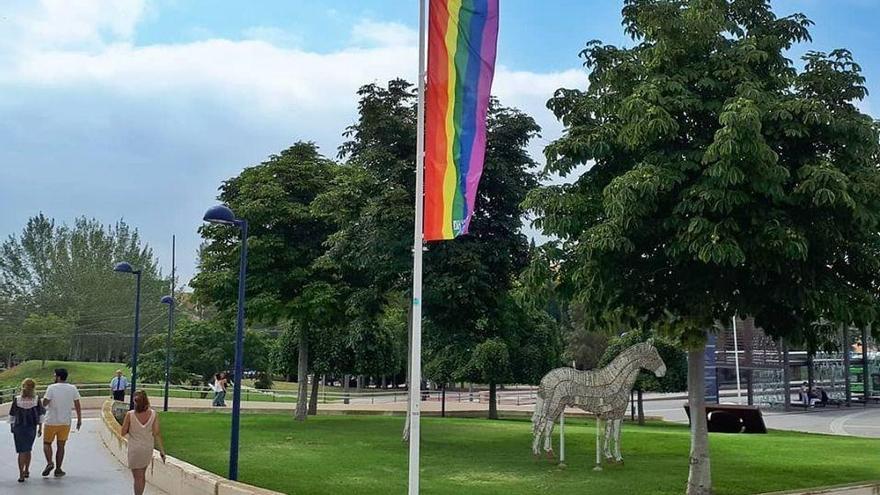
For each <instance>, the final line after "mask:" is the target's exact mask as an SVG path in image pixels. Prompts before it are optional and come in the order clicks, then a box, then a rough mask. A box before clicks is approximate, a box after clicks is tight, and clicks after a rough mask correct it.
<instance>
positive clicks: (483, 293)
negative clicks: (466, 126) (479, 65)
mask: <svg viewBox="0 0 880 495" xmlns="http://www.w3.org/2000/svg"><path fill="white" fill-rule="evenodd" d="M539 131H540V128H539V127H538V126H537V124H536V123H535V121H534V120H533V119H532V118H531V117H529V116H528V115H526V114H524V113H522V112H520V111H518V110H516V109H512V108H506V107H503V106H501V105H500V104H499V103H498V102H497V101H494V100H493V101H492V102H491V105H490V108H489V114H488V123H487V147H486V158H485V165H484V171H483V176H482V179H481V180H480V186H479V188H478V190H477V200H476V205H475V211H474V215H473V218H472V221H471V224H470V232H469V233H468V235H466V236H463V237H461V238H459V239H455V240H454V241H447V242H438V243H432V244H430V245H429V248H428V252H427V253H425V276H424V280H425V290H424V301H425V304H424V309H425V316H426V318H427V319H429V320H430V322H431V324H430V326H426V329H427V332H426V338H425V343H426V348H427V354H428V358H429V361H430V360H431V359H434V358H433V356H434V355H435V354H438V353H440V354H444V353H454V354H459V355H461V356H462V357H463V359H462V360H461V361H460V362H461V364H462V368H460V369H459V370H457V372H456V374H457V375H458V376H459V377H460V378H468V379H471V380H477V381H481V382H484V383H488V384H489V410H490V412H489V416H490V418H495V417H497V406H496V402H495V397H496V393H495V392H496V390H495V389H496V387H497V385H499V384H501V383H504V381H506V380H515V381H518V382H525V383H536V382H537V381H538V380H540V378H541V375H542V374H543V372H546V371H548V370H549V369H550V368H552V367H554V366H555V365H557V364H558V356H559V348H558V345H557V341H558V340H557V339H556V338H555V333H556V328H552V329H550V328H551V327H552V322H551V320H550V319H549V318H548V317H547V314H546V311H545V310H544V309H543V308H530V309H526V308H524V307H521V305H520V304H518V303H517V302H516V299H517V297H515V294H514V292H515V291H516V290H517V287H516V282H517V277H518V276H519V274H520V273H521V272H522V270H523V269H524V268H525V267H526V266H527V265H528V261H529V253H530V251H529V242H528V239H527V238H526V236H525V235H524V234H523V233H522V219H523V216H524V210H523V207H522V204H521V203H522V201H523V200H524V199H525V197H526V194H527V193H528V192H529V191H530V190H531V189H532V188H534V187H535V186H537V184H538V181H537V177H536V176H535V174H534V173H533V170H534V168H535V166H536V164H535V162H534V161H533V160H532V159H531V157H530V156H529V154H528V152H527V150H526V146H527V145H528V143H529V141H530V140H531V139H532V138H533V137H534V136H536V135H537V133H538V132H539ZM537 330H541V332H537ZM545 330H547V331H546V332H545ZM551 335H553V336H554V337H553V338H551ZM530 336H531V337H532V340H530V341H528V342H529V344H530V345H529V346H523V344H524V343H525V342H526V341H527V340H528V339H529V337H530ZM538 336H541V337H546V338H537V337H538ZM505 349H506V350H505ZM490 366H497V367H498V368H497V369H494V370H493V369H491V368H490ZM525 370H528V373H523V371H525ZM535 375H537V376H535Z"/></svg>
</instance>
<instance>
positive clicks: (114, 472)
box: [0, 411, 164, 495]
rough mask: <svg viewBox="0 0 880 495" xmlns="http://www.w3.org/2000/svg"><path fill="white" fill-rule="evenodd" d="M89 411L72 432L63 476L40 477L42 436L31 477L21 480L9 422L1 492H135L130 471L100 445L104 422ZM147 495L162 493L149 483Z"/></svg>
mask: <svg viewBox="0 0 880 495" xmlns="http://www.w3.org/2000/svg"><path fill="white" fill-rule="evenodd" d="M90 416H94V413H93V412H91V411H89V412H88V413H87V415H86V417H87V419H85V420H84V421H83V427H82V430H80V431H79V432H75V433H74V432H72V433H71V434H70V440H69V441H68V443H67V453H66V455H65V457H64V470H65V471H66V472H67V476H65V477H63V478H55V477H52V476H50V477H48V478H43V477H42V476H40V471H42V470H43V468H44V467H45V466H46V459H45V457H43V450H42V449H43V445H42V441H41V439H39V438H38V439H37V441H36V442H35V445H34V452H33V461H32V462H31V477H30V479H29V480H28V481H26V482H24V483H19V482H18V481H17V479H18V467H17V464H16V454H15V447H14V445H13V444H12V434H10V433H9V429H8V428H9V427H8V425H3V426H4V427H5V428H6V430H5V433H6V438H4V439H3V441H2V442H0V493H2V494H3V495H17V494H22V495H24V494H28V495H52V494H67V495H71V494H88V495H119V494H125V493H131V492H132V482H131V472H130V471H129V470H128V469H126V467H125V466H123V465H122V464H120V463H119V462H117V461H116V459H115V458H113V456H111V455H110V453H109V452H108V451H107V449H106V448H104V445H103V444H101V439H100V438H99V437H98V429H99V428H103V425H102V424H101V421H100V420H99V419H96V418H94V417H90ZM145 493H146V494H147V495H163V493H164V492H161V491H157V490H156V489H155V488H154V487H152V486H150V485H149V484H148V485H147V490H146V492H145Z"/></svg>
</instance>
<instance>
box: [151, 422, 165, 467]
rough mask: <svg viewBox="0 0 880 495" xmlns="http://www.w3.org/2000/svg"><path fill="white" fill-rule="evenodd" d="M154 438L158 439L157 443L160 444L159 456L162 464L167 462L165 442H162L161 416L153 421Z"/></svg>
mask: <svg viewBox="0 0 880 495" xmlns="http://www.w3.org/2000/svg"><path fill="white" fill-rule="evenodd" d="M153 438H155V439H156V443H157V444H159V455H160V456H161V457H162V462H165V442H164V441H163V440H162V429H161V428H160V427H159V415H158V414H157V415H156V417H155V418H154V419H153Z"/></svg>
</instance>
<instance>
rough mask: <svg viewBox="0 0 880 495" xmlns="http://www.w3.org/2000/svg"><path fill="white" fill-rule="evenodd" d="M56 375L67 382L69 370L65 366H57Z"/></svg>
mask: <svg viewBox="0 0 880 495" xmlns="http://www.w3.org/2000/svg"><path fill="white" fill-rule="evenodd" d="M55 376H57V377H58V378H60V379H61V381H62V382H66V381H67V370H66V369H64V368H56V369H55Z"/></svg>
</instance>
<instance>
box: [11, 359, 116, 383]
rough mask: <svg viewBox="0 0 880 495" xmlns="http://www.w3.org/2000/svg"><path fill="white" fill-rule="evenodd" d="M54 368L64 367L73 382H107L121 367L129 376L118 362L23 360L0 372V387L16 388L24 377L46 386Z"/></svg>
mask: <svg viewBox="0 0 880 495" xmlns="http://www.w3.org/2000/svg"><path fill="white" fill-rule="evenodd" d="M55 368H66V369H67V372H68V373H69V378H68V381H69V382H70V383H73V384H82V383H107V384H108V387H109V383H110V380H111V379H112V378H113V376H114V374H115V373H116V370H118V369H122V370H123V372H124V373H125V375H126V376H131V373H130V371H129V370H128V367H126V366H125V365H123V364H120V363H87V362H81V361H46V364H45V366H43V362H42V361H38V360H34V361H25V362H23V363H21V364H19V365H18V366H15V367H13V368H10V369H8V370H6V371H4V372H2V373H0V389H6V388H13V387H14V388H18V387H19V386H20V385H21V381H22V380H24V379H25V378H33V379H34V380H35V381H36V382H37V386H46V385H49V384H51V383H53V382H54V376H55Z"/></svg>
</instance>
